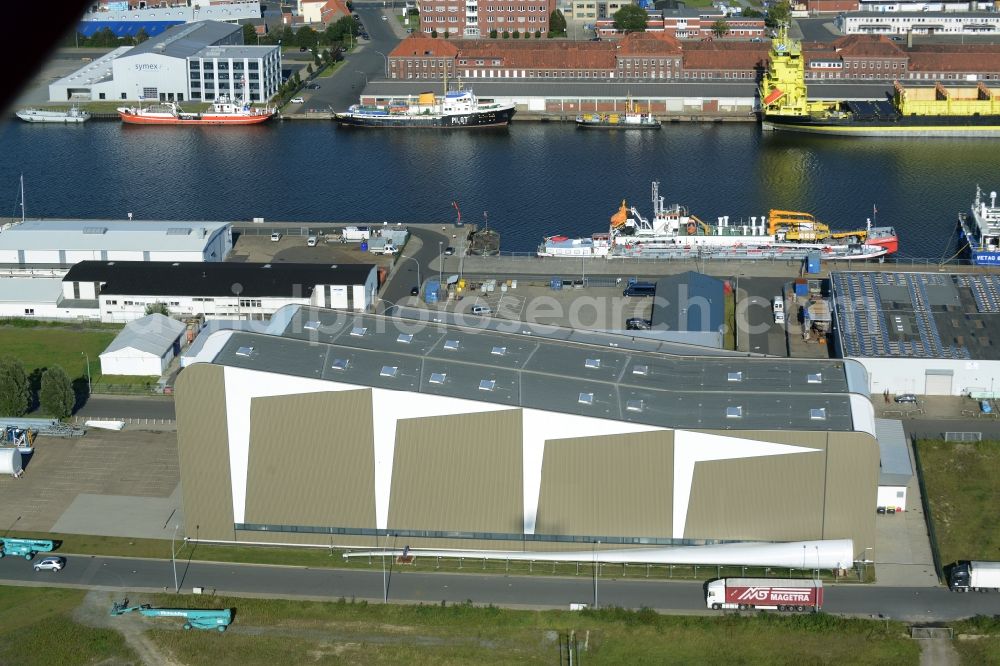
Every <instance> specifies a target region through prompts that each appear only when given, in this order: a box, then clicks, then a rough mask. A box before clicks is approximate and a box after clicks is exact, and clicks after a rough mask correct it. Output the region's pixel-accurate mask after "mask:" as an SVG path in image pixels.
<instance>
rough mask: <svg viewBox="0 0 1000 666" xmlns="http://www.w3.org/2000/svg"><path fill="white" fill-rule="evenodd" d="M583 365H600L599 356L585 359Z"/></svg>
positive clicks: (589, 366)
mask: <svg viewBox="0 0 1000 666" xmlns="http://www.w3.org/2000/svg"><path fill="white" fill-rule="evenodd" d="M583 365H584V367H586V368H595V369H596V368H599V367H601V359H599V358H588V359H587V360H586V361H584V363H583Z"/></svg>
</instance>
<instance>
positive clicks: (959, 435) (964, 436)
mask: <svg viewBox="0 0 1000 666" xmlns="http://www.w3.org/2000/svg"><path fill="white" fill-rule="evenodd" d="M944 441H946V442H981V441H983V433H981V432H946V433H945V434H944Z"/></svg>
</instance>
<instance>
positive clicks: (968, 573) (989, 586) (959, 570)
mask: <svg viewBox="0 0 1000 666" xmlns="http://www.w3.org/2000/svg"><path fill="white" fill-rule="evenodd" d="M948 587H949V588H950V589H951V591H952V592H969V591H970V590H973V591H976V592H986V591H987V590H1000V562H966V561H962V562H957V563H956V564H955V565H954V566H953V567H952V568H951V574H950V575H949V576H948Z"/></svg>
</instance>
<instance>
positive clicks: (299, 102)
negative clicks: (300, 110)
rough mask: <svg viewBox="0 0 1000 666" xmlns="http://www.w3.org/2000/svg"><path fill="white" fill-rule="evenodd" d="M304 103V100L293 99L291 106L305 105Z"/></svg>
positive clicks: (299, 98)
mask: <svg viewBox="0 0 1000 666" xmlns="http://www.w3.org/2000/svg"><path fill="white" fill-rule="evenodd" d="M305 102H306V101H305V100H304V99H302V98H301V97H293V98H292V104H305Z"/></svg>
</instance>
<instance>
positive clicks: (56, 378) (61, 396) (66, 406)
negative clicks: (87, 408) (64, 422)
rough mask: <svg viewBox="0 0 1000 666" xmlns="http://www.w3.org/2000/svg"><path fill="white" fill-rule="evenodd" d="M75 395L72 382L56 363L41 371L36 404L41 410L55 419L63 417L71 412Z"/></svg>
mask: <svg viewBox="0 0 1000 666" xmlns="http://www.w3.org/2000/svg"><path fill="white" fill-rule="evenodd" d="M75 403H76V395H75V394H74V393H73V382H72V381H70V378H69V375H67V374H66V371H65V370H63V369H62V368H60V367H59V366H58V365H54V366H52V367H51V368H48V369H47V370H45V372H43V373H42V387H41V389H40V390H39V391H38V406H39V407H40V408H41V410H42V411H43V412H45V413H46V414H49V415H50V416H54V417H56V418H57V419H64V418H66V417H67V416H69V415H70V414H72V413H73V405H74V404H75Z"/></svg>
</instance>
